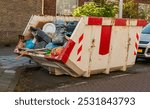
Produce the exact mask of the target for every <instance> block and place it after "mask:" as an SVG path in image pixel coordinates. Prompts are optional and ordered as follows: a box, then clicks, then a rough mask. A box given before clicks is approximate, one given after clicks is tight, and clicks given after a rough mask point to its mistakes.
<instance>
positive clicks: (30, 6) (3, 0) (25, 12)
mask: <svg viewBox="0 0 150 109" xmlns="http://www.w3.org/2000/svg"><path fill="white" fill-rule="evenodd" d="M58 1H59V0H58ZM85 1H87V0H79V1H78V5H83V4H84V2H85ZM56 2H57V1H56V0H44V10H43V11H44V12H43V14H44V15H56ZM0 8H1V9H0V45H5V44H12V43H15V44H16V42H17V39H18V35H19V34H22V33H23V31H24V29H25V27H26V25H27V23H28V21H29V19H30V17H31V15H35V14H36V15H41V14H42V0H0Z"/></svg>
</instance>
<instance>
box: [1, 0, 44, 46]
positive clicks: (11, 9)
mask: <svg viewBox="0 0 150 109" xmlns="http://www.w3.org/2000/svg"><path fill="white" fill-rule="evenodd" d="M0 8H1V9H0V44H11V43H15V42H16V41H17V35H18V34H22V32H23V30H24V28H25V26H26V25H27V23H28V21H29V19H30V17H31V15H33V14H41V0H0Z"/></svg>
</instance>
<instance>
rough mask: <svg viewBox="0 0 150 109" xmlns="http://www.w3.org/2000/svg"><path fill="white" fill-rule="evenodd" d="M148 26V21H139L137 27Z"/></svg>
mask: <svg viewBox="0 0 150 109" xmlns="http://www.w3.org/2000/svg"><path fill="white" fill-rule="evenodd" d="M146 24H147V20H142V19H141V20H137V26H145V25H146Z"/></svg>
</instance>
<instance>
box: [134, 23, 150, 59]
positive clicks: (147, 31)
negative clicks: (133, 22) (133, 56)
mask: <svg viewBox="0 0 150 109" xmlns="http://www.w3.org/2000/svg"><path fill="white" fill-rule="evenodd" d="M137 58H145V59H147V60H150V23H149V24H147V25H146V26H145V27H144V28H143V30H142V32H141V36H140V42H139V48H138V53H137Z"/></svg>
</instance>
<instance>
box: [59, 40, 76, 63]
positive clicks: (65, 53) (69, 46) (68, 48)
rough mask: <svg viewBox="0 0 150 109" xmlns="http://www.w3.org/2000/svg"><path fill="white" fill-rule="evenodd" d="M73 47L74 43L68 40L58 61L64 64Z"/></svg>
mask: <svg viewBox="0 0 150 109" xmlns="http://www.w3.org/2000/svg"><path fill="white" fill-rule="evenodd" d="M74 46H75V42H74V41H73V40H71V39H69V40H68V42H67V45H66V47H65V48H64V50H63V52H62V54H61V55H60V56H59V59H60V60H61V61H62V62H63V63H66V62H67V60H68V58H69V56H70V54H71V52H72V50H73V48H74Z"/></svg>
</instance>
